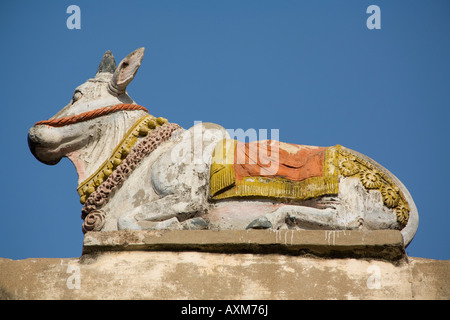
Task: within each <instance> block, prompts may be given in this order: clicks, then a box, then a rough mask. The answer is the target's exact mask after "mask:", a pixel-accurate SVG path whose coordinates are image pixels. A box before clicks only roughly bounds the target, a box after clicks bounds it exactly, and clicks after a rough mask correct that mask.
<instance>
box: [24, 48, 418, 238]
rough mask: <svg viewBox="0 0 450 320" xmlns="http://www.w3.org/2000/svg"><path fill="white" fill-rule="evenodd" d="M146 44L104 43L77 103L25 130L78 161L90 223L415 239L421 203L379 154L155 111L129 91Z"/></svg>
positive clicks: (54, 152) (44, 157)
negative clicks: (390, 233)
mask: <svg viewBox="0 0 450 320" xmlns="http://www.w3.org/2000/svg"><path fill="white" fill-rule="evenodd" d="M143 55H144V48H140V49H137V50H136V51H134V52H132V53H130V54H129V55H128V56H127V57H126V58H124V59H123V60H122V61H121V62H120V63H119V65H118V66H116V63H115V60H114V57H113V55H112V53H111V52H110V51H107V52H106V53H105V54H104V56H103V58H102V60H101V62H100V65H99V67H98V70H97V73H96V75H95V77H94V78H93V79H89V80H87V81H86V82H85V83H84V84H82V85H80V86H79V87H77V88H76V89H75V92H74V94H73V97H72V99H71V101H70V102H69V104H68V105H67V106H65V107H64V108H63V109H62V110H61V111H59V112H58V113H57V114H56V115H54V116H53V117H52V118H50V119H49V120H44V121H39V122H37V123H36V124H35V125H34V126H33V127H32V128H31V129H30V130H29V132H28V144H29V147H30V150H31V152H32V153H33V155H34V156H35V157H36V158H37V159H38V160H39V161H41V162H43V163H45V164H49V165H54V164H56V163H58V162H59V161H60V159H61V158H62V157H68V158H69V159H70V160H71V161H72V163H73V164H74V165H75V168H76V171H77V173H78V188H77V190H78V194H79V195H80V201H81V203H82V204H83V208H82V219H83V220H84V221H83V227H82V229H83V232H89V231H112V230H155V229H156V230H162V229H211V230H226V229H242V230H244V229H249V228H255V229H275V230H278V229H324V230H349V229H363V230H364V229H365V230H377V229H397V230H401V233H402V235H403V239H404V244H405V245H408V244H409V243H410V241H411V240H412V238H413V236H414V234H415V232H416V230H417V226H418V213H417V209H416V206H415V204H414V202H413V199H412V198H411V195H410V194H409V192H408V190H407V189H406V188H405V187H404V186H403V184H402V183H401V182H400V181H399V180H398V179H397V178H396V177H395V176H394V175H393V174H392V173H390V172H389V171H388V170H386V169H385V168H383V167H382V166H381V165H379V164H377V163H376V162H375V161H373V160H372V159H370V158H368V157H366V156H364V155H362V154H360V153H358V152H355V151H353V150H350V149H348V148H345V147H343V146H340V145H337V146H333V147H312V146H305V145H294V144H287V143H282V142H279V141H276V140H263V141H253V142H249V143H243V142H240V141H238V140H236V139H231V137H230V135H229V133H228V132H227V130H225V129H224V128H223V127H221V126H219V125H216V124H212V123H200V124H197V125H194V126H193V127H192V128H190V129H189V130H185V129H183V128H181V127H180V126H178V125H177V124H174V123H170V122H168V121H167V119H165V118H162V117H154V116H152V115H150V114H149V112H148V111H147V109H146V108H144V107H143V106H140V105H138V104H136V103H135V102H134V101H133V100H132V99H131V98H130V97H129V96H128V94H127V92H126V88H127V86H128V84H129V83H130V82H131V81H132V80H133V78H134V76H135V74H136V72H137V70H138V68H139V66H140V64H141V61H142V58H143Z"/></svg>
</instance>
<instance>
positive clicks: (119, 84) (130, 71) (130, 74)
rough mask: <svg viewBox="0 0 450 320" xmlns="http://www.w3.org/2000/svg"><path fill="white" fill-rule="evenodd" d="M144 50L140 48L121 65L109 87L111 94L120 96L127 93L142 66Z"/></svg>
mask: <svg viewBox="0 0 450 320" xmlns="http://www.w3.org/2000/svg"><path fill="white" fill-rule="evenodd" d="M144 50H145V49H144V48H139V49H137V50H135V51H133V52H132V53H130V54H129V55H128V56H126V57H125V58H124V59H123V60H122V61H121V62H120V63H119V65H118V66H117V68H116V70H115V71H114V74H113V76H112V78H111V82H110V83H109V85H108V90H109V92H110V93H111V94H113V95H115V96H120V95H122V94H124V93H125V91H126V89H127V86H128V84H129V83H130V82H131V80H133V78H134V76H135V75H136V72H137V71H138V69H139V67H140V66H141V62H142V58H144Z"/></svg>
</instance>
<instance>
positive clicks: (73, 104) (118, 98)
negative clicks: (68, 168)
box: [28, 48, 144, 180]
mask: <svg viewBox="0 0 450 320" xmlns="http://www.w3.org/2000/svg"><path fill="white" fill-rule="evenodd" d="M143 55H144V48H140V49H137V50H136V51H134V52H132V53H130V54H129V55H128V56H127V57H126V58H124V59H123V60H122V61H121V62H120V63H119V65H118V66H117V67H116V63H115V60H114V57H113V55H112V53H111V52H110V51H107V52H106V53H105V54H104V55H103V58H102V60H101V62H100V65H99V67H98V69H97V73H96V75H95V77H94V78H93V79H89V80H87V81H86V82H85V83H83V84H82V85H80V86H78V87H77V88H76V89H75V91H74V94H73V97H72V99H71V101H70V102H69V104H67V105H66V106H65V107H64V108H62V109H61V111H59V112H58V113H57V114H55V115H54V116H53V117H52V118H50V119H49V120H46V121H41V122H38V123H36V124H35V125H34V126H33V127H32V128H31V129H30V130H29V132H28V145H29V148H30V150H31V152H32V153H33V155H34V156H35V157H36V158H37V159H38V160H39V161H41V162H43V163H45V164H48V165H54V164H57V163H58V162H59V161H60V160H61V158H62V157H68V158H69V159H70V160H71V161H72V162H73V163H74V164H75V167H76V169H77V172H78V175H79V180H80V179H84V178H85V177H86V175H88V173H89V171H91V170H90V169H89V168H88V167H91V166H92V167H95V164H94V162H95V163H97V162H99V161H103V160H104V156H102V152H103V153H104V152H108V151H107V149H108V145H109V143H108V142H105V141H102V137H101V136H105V134H107V135H109V136H110V140H112V141H111V145H113V144H114V143H117V142H118V141H117V139H118V138H115V137H114V136H115V134H114V132H115V131H117V130H119V131H120V132H118V133H117V134H116V135H117V136H119V135H120V134H121V132H122V131H124V130H126V129H127V128H126V126H127V123H128V122H130V123H131V122H133V119H134V118H136V117H139V116H142V113H143V112H144V111H141V110H138V111H130V112H120V113H119V112H116V113H112V114H109V115H108V116H105V117H98V118H95V119H92V120H89V121H80V122H73V121H72V122H70V124H68V125H64V124H62V125H59V126H52V125H49V123H50V121H57V120H58V119H69V118H72V119H73V118H74V117H76V116H78V115H81V114H85V113H87V112H90V111H94V110H98V109H101V108H103V109H104V108H108V107H111V106H115V105H118V104H134V101H133V100H132V99H131V98H130V97H129V96H128V94H127V92H126V88H127V85H128V84H129V83H130V82H131V81H132V80H133V78H134V76H135V74H136V72H137V70H138V69H139V66H140V64H141V61H142V58H143ZM118 122H119V124H118ZM122 134H123V132H122ZM114 140H116V141H114ZM96 145H97V147H96V148H94V147H95V146H96ZM98 146H100V148H99V147H98ZM106 156H108V155H106Z"/></svg>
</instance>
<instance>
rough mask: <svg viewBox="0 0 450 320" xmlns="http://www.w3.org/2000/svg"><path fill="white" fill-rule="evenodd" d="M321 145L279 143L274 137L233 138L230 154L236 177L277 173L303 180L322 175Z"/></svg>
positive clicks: (322, 155) (267, 175)
mask: <svg viewBox="0 0 450 320" xmlns="http://www.w3.org/2000/svg"><path fill="white" fill-rule="evenodd" d="M325 150H326V148H324V147H311V146H303V145H295V144H288V143H282V142H279V141H274V140H265V141H255V142H249V143H242V142H237V144H236V150H235V154H234V172H235V177H236V180H242V179H243V178H244V177H254V176H263V177H281V178H285V179H288V180H291V181H303V180H305V179H308V178H311V177H321V176H322V175H323V164H324V159H325Z"/></svg>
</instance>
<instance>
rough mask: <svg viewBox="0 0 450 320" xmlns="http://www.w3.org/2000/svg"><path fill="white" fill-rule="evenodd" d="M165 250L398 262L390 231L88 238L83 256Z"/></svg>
mask: <svg viewBox="0 0 450 320" xmlns="http://www.w3.org/2000/svg"><path fill="white" fill-rule="evenodd" d="M122 250H124V251H133V250H141V251H143V250H160V251H161V250H167V251H172V250H176V251H180V250H184V251H208V252H220V253H281V254H290V255H302V254H312V255H316V256H319V257H322V256H327V257H365V258H378V259H385V260H399V259H401V258H404V257H405V256H404V253H405V251H404V246H403V239H402V235H401V233H400V232H399V231H396V230H374V231H367V230H365V231H361V230H350V231H349V230H347V231H343V230H337V231H333V230H278V231H274V230H271V229H269V230H251V229H250V230H221V231H212V230H159V231H156V230H152V231H109V232H89V233H87V234H86V236H85V238H84V246H83V253H84V254H89V253H96V252H104V251H122Z"/></svg>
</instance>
